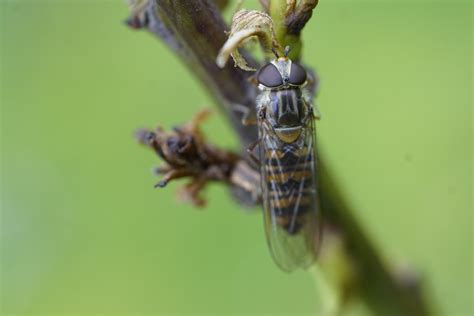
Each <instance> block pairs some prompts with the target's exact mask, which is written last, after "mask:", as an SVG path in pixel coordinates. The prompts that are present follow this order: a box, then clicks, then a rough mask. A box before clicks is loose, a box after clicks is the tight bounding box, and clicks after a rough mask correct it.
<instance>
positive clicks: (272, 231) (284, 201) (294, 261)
mask: <svg viewBox="0 0 474 316" xmlns="http://www.w3.org/2000/svg"><path fill="white" fill-rule="evenodd" d="M312 124H313V123H312V122H311V123H309V124H308V126H305V127H304V130H303V131H302V135H301V137H300V138H299V140H298V141H297V142H295V143H291V144H287V143H283V142H281V141H279V139H278V138H277V137H276V136H275V135H272V133H271V132H270V131H269V130H268V129H266V128H265V126H261V127H260V135H261V137H262V144H261V146H260V156H261V160H260V161H261V165H262V166H261V171H262V188H263V201H264V220H265V232H266V235H267V241H268V245H269V248H270V251H271V253H272V256H273V259H274V260H275V262H276V264H277V265H278V266H279V267H280V268H281V269H282V270H284V271H293V270H295V269H297V268H307V267H308V266H310V265H311V264H312V263H313V261H314V259H315V256H316V252H317V248H318V246H319V239H320V231H321V229H320V226H321V220H320V204H319V196H318V188H317V169H316V153H315V147H314V144H315V138H314V133H313V125H312Z"/></svg>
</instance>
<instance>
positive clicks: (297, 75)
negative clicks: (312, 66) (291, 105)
mask: <svg viewBox="0 0 474 316" xmlns="http://www.w3.org/2000/svg"><path fill="white" fill-rule="evenodd" d="M305 82H306V70H304V68H303V67H302V66H300V65H298V64H297V63H291V70H290V83H291V84H293V85H298V86H299V85H302V84H303V83H305Z"/></svg>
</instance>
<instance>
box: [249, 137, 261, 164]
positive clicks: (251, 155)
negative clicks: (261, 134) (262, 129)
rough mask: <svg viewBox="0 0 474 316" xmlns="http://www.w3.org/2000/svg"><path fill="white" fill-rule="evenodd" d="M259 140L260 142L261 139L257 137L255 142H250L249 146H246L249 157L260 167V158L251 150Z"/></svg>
mask: <svg viewBox="0 0 474 316" xmlns="http://www.w3.org/2000/svg"><path fill="white" fill-rule="evenodd" d="M261 142H262V139H261V138H259V139H257V140H256V141H255V142H253V143H252V144H250V145H249V147H247V153H248V155H249V157H250V159H251V160H252V161H253V162H254V163H255V164H256V165H257V166H258V167H260V160H259V159H258V158H257V157H256V156H255V155H254V153H253V150H254V149H255V147H257V146H258V145H259V144H260V143H261Z"/></svg>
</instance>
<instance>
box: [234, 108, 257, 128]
mask: <svg viewBox="0 0 474 316" xmlns="http://www.w3.org/2000/svg"><path fill="white" fill-rule="evenodd" d="M232 110H235V111H236V112H239V113H242V118H241V122H242V125H255V124H257V118H256V117H255V114H254V112H253V111H252V110H251V109H249V108H248V107H247V106H245V105H242V104H237V103H235V104H232Z"/></svg>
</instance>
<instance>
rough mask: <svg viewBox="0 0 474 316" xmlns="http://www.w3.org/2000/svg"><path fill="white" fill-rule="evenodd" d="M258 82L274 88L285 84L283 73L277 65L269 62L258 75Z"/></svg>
mask: <svg viewBox="0 0 474 316" xmlns="http://www.w3.org/2000/svg"><path fill="white" fill-rule="evenodd" d="M257 80H258V83H260V84H262V85H264V86H265V87H269V88H274V87H278V86H281V85H282V84H283V79H282V78H281V74H280V72H279V71H278V69H277V68H276V67H275V65H273V64H271V63H269V64H266V65H265V66H263V67H262V68H261V69H260V70H259V72H258V75H257Z"/></svg>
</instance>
